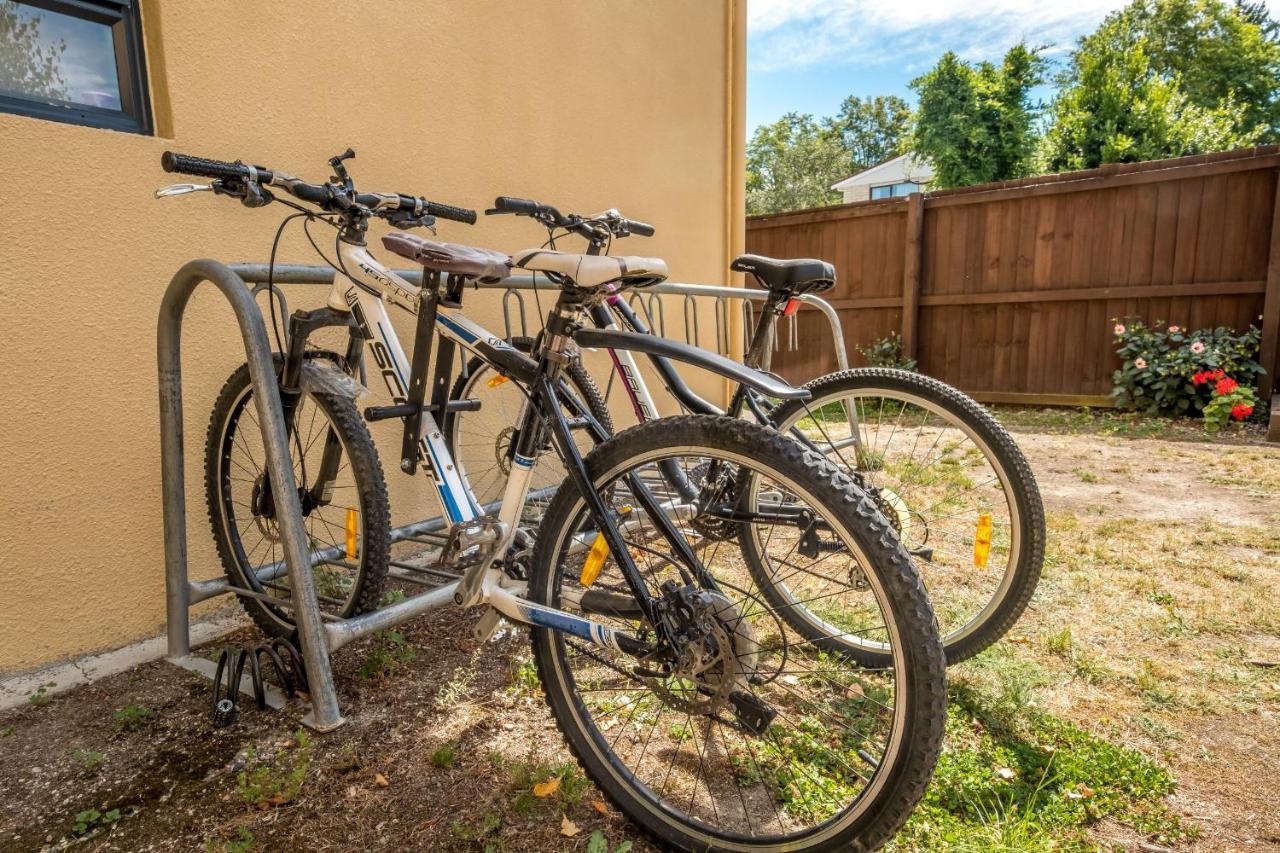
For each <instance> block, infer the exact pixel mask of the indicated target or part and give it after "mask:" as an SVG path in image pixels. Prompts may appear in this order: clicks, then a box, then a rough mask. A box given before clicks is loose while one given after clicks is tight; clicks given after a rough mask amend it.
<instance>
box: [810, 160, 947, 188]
mask: <svg viewBox="0 0 1280 853" xmlns="http://www.w3.org/2000/svg"><path fill="white" fill-rule="evenodd" d="M910 156H911V155H910V154H899V155H898V156H897V157H890V158H889V159H888V160H885V161H884V162H883V163H877V164H876V165H874V166H872V167H871V168H870V169H863V170H862V171H861V172H859V173H858V174H856V175H850V176H849V177H847V178H845V179H844V180H843V181H839V182H837V183H834V184H832V185H831V189H833V190H844V189H848V188H849V187H852V186H857V185H858V184H864V183H866V182H868V181H873V180H875V178H876V176H877V175H878V174H880V173H881V172H887V171H889V170H890V169H891V168H892V167H893V166H895V165H897V164H898V163H900V162H902V161H903V160H905V159H907V158H908V157H910ZM919 165H920V166H921V167H922V168H923V170H924V171H926V172H928V173H929V174H928V175H927V176H922V177H926V178H929V177H933V168H932V166H930V165H929V164H928V163H921V164H919Z"/></svg>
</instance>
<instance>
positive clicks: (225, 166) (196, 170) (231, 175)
mask: <svg viewBox="0 0 1280 853" xmlns="http://www.w3.org/2000/svg"><path fill="white" fill-rule="evenodd" d="M160 167H161V168H162V169H164V170H165V171H166V172H178V173H180V174H183V175H198V176H200V177H202V178H226V179H230V180H236V179H239V178H243V177H245V176H246V175H248V173H249V170H248V168H246V167H245V166H244V165H242V164H239V163H227V162H225V161H223V160H206V159H205V158H203V157H192V156H191V155H189V154H175V153H174V152H172V151H166V152H164V154H162V155H160Z"/></svg>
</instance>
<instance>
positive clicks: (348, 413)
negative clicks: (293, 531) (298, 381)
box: [205, 354, 391, 639]
mask: <svg viewBox="0 0 1280 853" xmlns="http://www.w3.org/2000/svg"><path fill="white" fill-rule="evenodd" d="M308 357H313V354H308ZM281 364H282V361H281V359H280V357H279V356H277V357H276V369H277V370H279V369H280V366H281ZM255 405H256V404H255V402H254V399H253V385H252V383H250V381H249V369H248V366H247V365H241V366H240V368H239V369H238V370H236V371H235V373H233V374H231V378H229V379H228V380H227V382H226V384H225V385H224V386H223V388H222V392H221V393H220V394H219V395H218V400H217V402H216V403H215V404H214V407H213V415H212V417H211V418H210V420H209V432H208V435H207V437H206V442H205V494H206V499H207V501H208V505H209V523H210V525H211V526H212V528H213V538H214V543H215V544H216V545H217V549H218V556H219V557H221V559H222V566H223V570H224V571H225V572H226V575H227V579H228V581H229V582H230V583H231V585H232V586H233V587H236V588H237V589H244V590H248V591H250V592H253V593H256V594H258V596H261V597H253V598H250V597H242V598H241V599H240V601H241V604H242V605H243V606H244V609H245V611H246V612H248V614H249V615H250V616H251V617H252V618H253V621H254V622H256V623H257V624H258V626H259V627H260V628H262V630H263V631H266V632H267V633H268V634H269V635H271V636H275V637H284V638H286V639H288V638H291V637H292V635H293V633H294V618H293V610H292V608H291V606H290V605H291V604H292V597H293V596H292V588H291V583H290V579H289V575H288V573H287V572H286V570H285V563H284V545H283V542H282V541H281V536H280V526H279V522H278V520H277V516H276V501H275V495H274V488H273V484H272V482H271V478H270V477H269V476H268V474H267V470H266V463H267V454H266V448H265V447H264V445H263V442H262V430H261V428H260V427H259V424H258V412H257V409H256V408H255ZM289 452H290V456H291V457H292V459H293V476H294V481H295V483H296V485H297V489H298V500H299V503H301V505H302V516H303V518H302V522H303V526H304V527H305V528H306V531H307V537H308V539H309V540H310V545H311V555H312V560H313V561H314V567H313V568H312V575H313V577H314V578H315V584H316V595H317V598H318V599H319V604H320V609H321V610H322V611H323V612H324V613H327V614H331V615H334V616H342V617H349V616H355V615H357V614H360V613H366V612H368V611H370V610H374V609H375V608H377V606H378V604H379V602H380V599H381V598H382V589H383V585H384V584H385V582H386V575H387V565H388V563H387V560H388V555H389V553H390V547H391V539H390V530H391V523H390V515H391V513H390V508H389V506H388V502H387V487H386V483H385V481H384V479H383V476H382V467H381V465H380V464H379V461H378V451H377V449H376V448H375V447H374V445H373V439H372V438H371V437H370V436H369V430H368V429H367V428H366V427H365V424H364V420H363V419H362V418H361V417H360V413H359V412H358V411H357V410H356V407H355V404H354V403H353V402H352V401H351V400H350V399H347V398H346V397H342V396H339V395H336V394H325V393H311V392H308V393H304V394H303V395H302V398H301V399H300V400H299V402H298V407H297V409H296V410H295V412H294V417H293V429H292V431H291V434H290V436H289Z"/></svg>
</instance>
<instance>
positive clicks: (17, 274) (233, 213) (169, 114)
mask: <svg viewBox="0 0 1280 853" xmlns="http://www.w3.org/2000/svg"><path fill="white" fill-rule="evenodd" d="M737 2H738V0H723V2H711V0H706V2H688V0H646V2H644V3H598V2H588V0H541V2H536V3H514V2H502V1H501V0H492V1H491V2H489V1H487V0H453V2H445V0H432V2H410V0H403V1H402V2H391V0H371V2H365V3H343V4H339V3H329V2H321V1H320V0H308V1H307V2H303V0H291V2H288V3H283V2H272V3H256V2H255V3H250V2H247V0H241V2H230V0H225V2H208V3H170V2H164V3H160V2H158V0H144V4H143V9H144V15H145V29H146V41H147V50H148V65H149V68H150V74H151V84H152V89H153V101H154V106H155V111H156V114H157V118H158V122H157V124H158V128H157V134H156V136H154V137H145V136H137V135H130V134H123V133H115V132H110V131H105V130H97V129H90V128H84V127H77V126H72V125H64V124H55V123H50V122H44V121H38V120H34V119H29V118H23V117H18V116H13V115H0V233H3V235H4V249H3V255H2V257H3V261H2V262H0V315H2V316H3V317H4V327H5V331H6V336H7V344H8V346H7V352H8V354H9V356H8V361H9V366H10V369H9V370H8V371H7V376H8V382H7V390H8V394H7V397H8V400H7V405H6V413H5V415H4V417H3V418H0V449H2V451H3V454H4V456H3V460H4V464H3V469H2V470H3V476H0V672H13V671H17V670H21V669H26V668H30V667H32V666H36V665H38V664H41V663H43V662H47V661H50V660H54V659H57V658H60V657H65V656H68V655H75V654H78V653H83V652H87V651H91V650H95V649H102V648H109V647H114V646H119V645H122V644H124V643H126V642H129V641H131V640H134V639H137V638H140V637H143V636H148V635H154V634H156V633H158V632H159V631H160V630H161V629H162V623H163V619H164V606H163V582H162V577H163V560H162V544H161V515H160V511H161V507H160V500H159V484H160V470H159V440H158V434H157V397H156V390H155V378H156V376H155V321H156V313H157V308H158V306H159V302H160V298H161V295H162V293H163V291H164V288H165V286H166V284H167V282H168V280H169V277H170V276H171V275H172V273H173V272H174V271H175V270H176V269H177V268H178V267H179V266H180V265H181V264H182V263H183V262H184V261H185V260H187V259H189V258H192V257H200V256H204V257H213V258H218V259H222V260H249V259H257V260H265V257H266V255H267V252H268V249H269V245H270V240H271V237H272V234H273V232H274V229H275V226H276V224H277V223H278V222H279V220H280V218H281V216H282V215H283V214H284V213H285V211H284V210H283V209H282V208H280V207H279V206H273V207H267V208H264V209H261V210H257V211H251V210H246V209H244V208H242V207H240V206H238V205H236V204H234V203H232V202H229V201H227V200H225V199H215V198H212V197H210V196H207V195H200V196H188V197H186V198H181V199H171V200H167V201H157V200H154V199H153V198H152V191H153V190H154V189H155V188H156V187H157V186H159V185H162V184H165V183H168V182H170V181H171V180H173V179H174V178H173V177H171V176H168V175H165V174H164V173H162V172H161V171H160V168H159V158H160V154H161V152H163V151H164V150H166V149H174V150H178V151H183V152H189V153H196V154H201V155H205V156H210V157H218V158H225V159H234V158H236V157H242V158H245V159H247V160H250V161H252V162H258V163H263V164H266V165H270V166H275V167H278V168H281V169H284V170H286V171H290V172H293V173H295V174H299V175H301V176H304V177H306V178H308V179H310V180H320V179H323V178H324V177H325V176H326V175H327V174H328V172H327V169H326V166H325V160H326V159H327V158H328V157H329V156H330V155H332V154H334V153H336V152H338V151H341V150H342V149H343V148H345V147H346V146H348V145H350V146H353V147H354V148H355V149H356V151H357V152H358V157H357V159H356V160H355V161H354V163H352V164H351V165H352V170H353V173H354V175H355V177H356V179H357V181H358V183H359V185H360V186H361V187H364V188H368V189H378V190H398V191H403V192H412V193H417V194H422V195H426V196H428V197H430V198H434V199H438V200H441V201H447V202H452V203H455V204H462V205H467V206H471V207H476V208H483V207H485V206H486V205H487V203H488V202H490V201H491V200H492V198H493V197H494V196H495V195H497V194H510V195H520V196H527V197H533V198H540V199H544V200H548V201H554V202H555V203H557V204H559V205H561V206H562V207H563V208H565V209H568V210H581V211H594V210H599V209H601V208H604V207H607V206H616V207H619V208H620V209H622V210H623V211H624V212H626V213H628V214H629V215H631V216H633V217H635V218H638V219H644V220H647V221H650V222H653V223H654V224H655V225H657V227H658V236H657V237H656V238H654V239H652V240H649V241H645V242H644V243H643V245H641V243H640V241H639V240H638V239H637V240H634V241H632V246H631V247H630V250H631V251H641V250H643V251H644V252H645V253H654V254H659V255H661V256H663V257H665V258H666V259H667V260H668V262H669V264H670V267H671V270H672V278H673V280H680V281H706V282H723V281H725V280H726V279H727V276H726V274H725V270H726V268H727V261H728V258H729V256H730V255H731V253H732V252H733V251H736V250H738V249H739V247H740V246H741V242H742V233H741V229H742V215H741V214H742V196H741V191H740V187H741V185H742V168H743V167H742V158H741V144H740V140H741V139H742V131H741V128H742V124H741V122H742V111H741V106H742V105H741V97H742V75H743V66H742V51H743V50H744V35H743V25H742V21H741V17H742V14H743V12H742V9H741V7H740V6H738V5H736V3H737ZM441 237H442V238H443V239H453V240H460V241H473V242H475V243H477V244H480V245H489V246H492V247H495V248H503V249H506V250H515V249H518V248H523V247H524V246H526V245H530V244H536V243H538V242H540V237H539V234H538V233H537V231H536V229H534V228H533V227H531V225H530V223H529V222H528V220H523V219H522V220H514V219H512V218H503V219H500V220H498V219H495V220H489V221H483V220H482V222H481V224H480V225H478V226H476V227H474V228H468V227H466V226H462V225H455V224H449V223H446V224H444V226H443V228H442V231H441ZM374 245H375V246H376V245H377V244H376V243H375V244H374ZM281 259H282V260H288V261H298V262H303V261H310V260H312V255H311V252H310V249H309V248H308V247H307V246H306V243H305V242H304V241H303V239H302V237H301V235H300V234H299V233H296V232H291V233H290V234H289V235H288V236H287V237H286V239H285V242H284V244H283V249H282V251H281ZM288 295H289V299H290V305H291V307H294V306H315V305H318V304H319V303H320V301H321V300H322V291H320V290H310V289H307V288H299V287H295V288H291V289H289V290H288ZM486 300H488V301H489V304H488V305H487V306H486V305H485V302H486ZM495 303H496V300H495V299H494V298H493V297H482V298H480V299H477V300H473V301H472V303H471V306H472V307H473V308H474V310H476V311H477V314H478V318H479V319H481V320H482V322H487V321H492V320H494V318H495V316H496V312H495V311H494V310H493V307H492V306H493V304H495ZM496 328H501V326H500V325H498V326H496ZM402 337H404V338H405V339H406V340H408V339H409V338H408V335H407V332H404V333H402ZM238 346H239V345H238V340H237V333H236V330H235V326H234V321H233V319H232V317H231V314H230V310H229V309H228V308H227V307H226V305H225V304H224V303H221V302H220V297H219V296H218V295H217V293H216V291H214V290H213V289H212V288H211V287H205V288H203V289H202V290H201V291H198V292H197V295H196V297H195V298H194V300H193V302H192V305H191V307H190V308H189V309H188V312H187V321H186V330H185V335H184V359H185V361H184V370H185V372H186V374H185V399H186V422H187V431H186V448H187V474H188V476H187V484H188V512H189V519H188V521H189V524H190V536H189V540H190V548H191V559H192V575H193V576H195V577H207V576H212V575H214V574H216V573H217V572H218V571H219V569H218V567H217V564H216V561H215V558H214V555H213V549H212V544H211V542H210V535H209V532H208V526H207V523H206V522H205V519H204V510H203V506H204V502H203V493H202V484H201V479H200V462H201V460H200V452H201V447H202V444H203V438H204V429H205V424H206V423H207V418H208V412H209V408H210V406H211V404H212V402H213V399H214V396H215V394H216V393H217V389H218V388H219V387H220V385H221V383H222V381H223V380H224V379H225V377H226V376H227V375H228V373H229V372H230V371H231V370H232V369H233V368H234V367H235V365H236V364H237V363H238V362H239V361H240V360H242V359H243V354H242V353H241V352H238ZM700 390H702V391H703V392H704V393H711V394H713V395H716V396H719V394H720V388H719V386H718V385H717V384H716V383H710V382H703V383H702V385H701V388H700ZM373 402H380V401H379V400H377V399H375V400H374V401H373ZM378 437H379V441H380V442H381V444H382V451H383V457H384V459H385V458H394V454H395V447H396V446H397V445H396V437H395V435H394V431H393V430H389V429H384V430H380V431H379V432H378ZM389 479H390V480H391V481H392V483H393V484H394V487H393V490H392V493H391V496H392V507H393V512H394V514H395V516H396V520H405V519H408V518H410V517H415V516H416V517H421V516H422V515H423V514H424V512H423V510H424V509H425V508H426V506H427V505H426V504H423V503H421V501H420V500H419V498H418V493H417V492H415V491H414V490H413V489H412V488H411V487H412V486H414V485H420V484H421V480H420V478H419V480H418V481H417V482H416V483H415V482H406V479H407V478H404V477H401V476H398V475H393V474H389Z"/></svg>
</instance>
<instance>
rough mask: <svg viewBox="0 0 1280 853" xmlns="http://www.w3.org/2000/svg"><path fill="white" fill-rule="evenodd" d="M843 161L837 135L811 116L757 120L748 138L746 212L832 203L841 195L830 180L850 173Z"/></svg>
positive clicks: (844, 158) (845, 159)
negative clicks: (754, 129) (763, 123)
mask: <svg viewBox="0 0 1280 853" xmlns="http://www.w3.org/2000/svg"><path fill="white" fill-rule="evenodd" d="M847 166H848V155H847V154H846V153H845V150H844V148H842V147H841V145H840V142H839V140H838V139H837V137H836V135H835V134H834V133H831V132H830V131H829V130H828V129H826V128H824V127H823V126H822V125H821V124H820V123H819V122H817V121H816V120H815V119H814V117H813V116H811V115H804V114H800V113H787V114H786V115H784V116H783V117H782V118H780V119H778V120H777V121H775V122H774V123H773V124H766V125H761V126H760V127H758V128H756V132H755V134H754V135H752V137H751V141H750V142H748V143H747V213H750V214H757V213H775V212H777V211H781V210H800V209H803V208H806V207H821V206H823V205H827V204H834V203H835V202H837V201H839V200H840V197H839V194H838V193H836V192H835V191H833V190H832V189H831V185H832V184H834V183H835V182H836V181H839V180H840V179H842V178H847V177H848V176H849V175H848V172H847Z"/></svg>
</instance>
